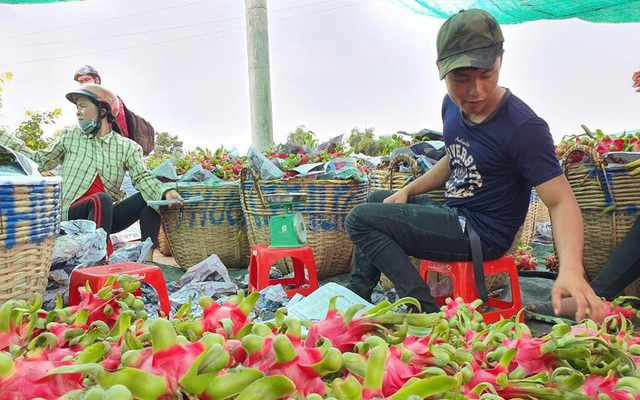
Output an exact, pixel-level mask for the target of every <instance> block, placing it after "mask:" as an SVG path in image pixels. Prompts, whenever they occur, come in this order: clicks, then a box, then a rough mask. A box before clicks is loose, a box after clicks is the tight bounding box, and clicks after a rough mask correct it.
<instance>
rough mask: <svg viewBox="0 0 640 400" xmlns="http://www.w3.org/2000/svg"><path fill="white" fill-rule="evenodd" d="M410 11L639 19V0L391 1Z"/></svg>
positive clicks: (509, 18)
mask: <svg viewBox="0 0 640 400" xmlns="http://www.w3.org/2000/svg"><path fill="white" fill-rule="evenodd" d="M393 1H395V2H397V3H400V4H402V5H405V6H407V7H409V8H411V9H412V10H413V11H415V12H417V13H420V14H426V15H430V16H433V17H439V18H448V17H449V16H451V15H453V14H455V13H457V12H458V11H460V10H463V9H468V8H481V9H483V10H486V11H488V12H490V13H491V14H493V15H494V16H495V17H496V19H497V20H498V22H499V23H501V24H518V23H521V22H527V21H535V20H540V19H568V18H578V19H582V20H584V21H589V22H609V23H623V22H640V0H631V1H624V0H617V1H615V0H609V1H606V0H581V1H577V0H562V1H558V0H520V1H518V0H467V1H464V0H457V1H456V0H393Z"/></svg>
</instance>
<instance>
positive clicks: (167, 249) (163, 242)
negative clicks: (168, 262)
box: [158, 222, 171, 256]
mask: <svg viewBox="0 0 640 400" xmlns="http://www.w3.org/2000/svg"><path fill="white" fill-rule="evenodd" d="M163 225H164V222H163ZM158 251H159V252H160V253H161V254H162V255H164V256H170V255H171V246H170V245H169V240H167V235H165V234H164V227H161V228H160V231H159V232H158Z"/></svg>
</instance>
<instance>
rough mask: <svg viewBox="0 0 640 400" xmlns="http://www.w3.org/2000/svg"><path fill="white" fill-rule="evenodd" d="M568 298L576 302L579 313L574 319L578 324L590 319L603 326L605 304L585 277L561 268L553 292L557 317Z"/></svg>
mask: <svg viewBox="0 0 640 400" xmlns="http://www.w3.org/2000/svg"><path fill="white" fill-rule="evenodd" d="M566 297H573V299H574V300H575V303H576V307H577V312H576V315H575V316H574V318H575V320H576V322H580V321H582V320H583V319H585V318H589V319H592V320H593V321H595V322H596V323H597V324H601V323H602V321H603V320H604V304H603V303H602V300H600V298H599V297H598V296H597V295H596V293H595V292H594V291H593V289H592V288H591V286H589V283H588V282H587V281H586V279H584V276H582V275H581V274H576V273H573V272H567V271H565V272H563V271H562V267H560V273H559V274H558V277H557V278H556V282H555V284H554V285H553V290H552V291H551V299H552V302H553V311H554V313H555V314H556V315H560V314H561V313H562V299H563V298H566Z"/></svg>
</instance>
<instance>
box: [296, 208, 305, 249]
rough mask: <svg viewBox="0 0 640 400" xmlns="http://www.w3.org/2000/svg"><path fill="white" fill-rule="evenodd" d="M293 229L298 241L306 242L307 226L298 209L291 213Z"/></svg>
mask: <svg viewBox="0 0 640 400" xmlns="http://www.w3.org/2000/svg"><path fill="white" fill-rule="evenodd" d="M293 231H294V232H295V234H296V238H297V239H298V241H299V242H300V243H307V226H306V225H305V223H304V217H303V216H302V213H300V211H296V212H294V213H293Z"/></svg>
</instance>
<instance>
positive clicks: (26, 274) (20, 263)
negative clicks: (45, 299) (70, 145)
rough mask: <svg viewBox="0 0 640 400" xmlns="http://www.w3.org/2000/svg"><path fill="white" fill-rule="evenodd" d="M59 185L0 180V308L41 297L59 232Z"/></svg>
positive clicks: (54, 180)
mask: <svg viewBox="0 0 640 400" xmlns="http://www.w3.org/2000/svg"><path fill="white" fill-rule="evenodd" d="M61 182H62V180H61V179H60V178H58V177H51V178H42V179H41V180H34V178H22V177H20V178H16V177H2V178H0V304H2V303H4V302H6V301H7V300H10V299H28V298H30V297H32V296H34V295H43V294H44V290H45V288H46V286H47V281H48V278H49V269H50V268H51V260H52V258H53V246H54V243H55V236H56V234H57V233H58V232H59V229H60V185H61Z"/></svg>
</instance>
